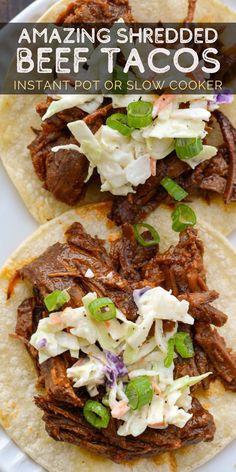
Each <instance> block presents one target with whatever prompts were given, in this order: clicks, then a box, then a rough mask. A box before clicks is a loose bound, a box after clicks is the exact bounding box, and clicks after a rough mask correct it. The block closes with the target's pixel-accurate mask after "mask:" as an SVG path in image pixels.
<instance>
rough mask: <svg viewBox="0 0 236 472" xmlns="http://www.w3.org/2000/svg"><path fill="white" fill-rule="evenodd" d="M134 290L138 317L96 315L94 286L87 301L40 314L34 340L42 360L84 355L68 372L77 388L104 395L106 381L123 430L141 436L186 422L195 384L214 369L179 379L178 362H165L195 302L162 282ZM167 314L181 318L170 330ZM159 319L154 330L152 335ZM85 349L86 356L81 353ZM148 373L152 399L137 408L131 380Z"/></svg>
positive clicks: (189, 319) (108, 400)
mask: <svg viewBox="0 0 236 472" xmlns="http://www.w3.org/2000/svg"><path fill="white" fill-rule="evenodd" d="M88 275H89V276H90V275H91V274H90V273H89V274H88ZM133 295H134V300H135V303H136V305H137V308H138V314H139V317H138V319H137V320H136V321H135V322H132V321H129V320H127V319H126V317H125V316H124V314H123V313H122V312H121V311H120V310H119V309H117V316H116V318H115V319H112V320H110V321H108V322H105V323H103V322H99V321H96V320H95V319H94V318H93V317H92V316H91V314H90V312H89V304H90V303H91V302H92V301H94V300H95V299H96V298H97V295H96V293H92V292H90V293H88V294H87V295H86V296H85V297H83V299H82V302H83V306H81V307H79V308H69V307H68V308H66V309H64V310H63V311H61V312H57V313H51V314H50V315H49V317H48V318H44V319H42V320H40V322H39V325H38V329H37V331H36V333H34V335H33V336H32V338H31V340H30V343H31V344H32V345H33V346H34V347H35V348H36V349H37V350H38V353H39V362H40V363H41V362H44V361H45V360H47V359H49V358H50V357H55V356H57V355H59V354H61V353H63V352H65V351H70V353H71V356H72V357H73V358H78V359H79V360H78V361H77V362H76V363H75V364H74V365H73V366H72V367H70V368H69V369H67V376H68V378H69V379H71V380H72V382H73V386H74V388H81V387H85V388H86V389H87V391H88V393H89V395H90V397H96V396H97V395H98V393H99V387H100V386H101V385H103V389H104V387H105V391H106V405H108V406H109V407H110V410H111V416H112V417H113V418H116V419H119V420H120V421H121V424H120V426H119V429H118V434H119V435H121V436H125V435H128V434H130V435H132V436H134V437H136V436H138V435H139V434H141V433H142V432H143V431H145V429H146V428H147V427H150V428H158V429H162V428H166V427H167V426H168V425H169V424H173V425H175V426H177V427H179V428H183V427H184V425H185V424H186V422H187V421H188V420H189V419H190V418H191V414H190V413H188V412H189V410H190V409H191V404H192V397H191V395H190V387H191V386H192V385H195V384H196V383H198V382H200V381H201V380H202V379H204V378H205V377H206V376H207V375H210V373H207V374H204V375H201V376H198V377H189V376H186V377H183V378H180V379H177V380H174V363H172V365H171V366H170V367H169V368H166V367H165V366H164V360H165V357H166V351H167V345H168V339H169V338H170V337H172V336H173V335H174V333H175V332H176V330H177V326H178V321H182V322H185V323H189V324H192V323H193V319H192V317H191V316H190V315H189V314H188V307H189V304H188V302H186V301H184V300H183V301H181V302H180V301H179V300H178V299H177V298H176V297H174V296H173V295H172V294H171V292H168V291H166V290H164V289H163V288H161V287H155V288H149V287H145V288H144V289H141V290H136V291H134V294H133ZM165 319H171V320H173V321H175V325H174V328H173V330H172V331H170V332H168V333H164V332H163V326H162V323H163V321H162V320H165ZM153 325H154V326H155V330H154V335H153V336H150V329H151V327H152V326H153ZM80 352H82V353H83V356H80V358H79V354H80ZM142 375H146V376H148V377H149V379H150V381H151V384H152V387H153V392H154V395H153V398H152V401H151V403H150V404H149V405H145V406H144V407H142V408H141V409H140V410H137V411H136V410H135V411H133V410H131V409H130V407H129V400H128V398H127V396H126V393H125V392H126V385H127V382H129V381H130V380H131V379H134V378H136V377H139V376H142Z"/></svg>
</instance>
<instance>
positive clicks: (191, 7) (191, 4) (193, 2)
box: [184, 0, 197, 25]
mask: <svg viewBox="0 0 236 472" xmlns="http://www.w3.org/2000/svg"><path fill="white" fill-rule="evenodd" d="M196 6H197V0H188V13H187V16H186V18H185V19H184V24H185V25H188V23H192V21H193V19H194V14H195V10H196Z"/></svg>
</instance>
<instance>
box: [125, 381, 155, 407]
mask: <svg viewBox="0 0 236 472" xmlns="http://www.w3.org/2000/svg"><path fill="white" fill-rule="evenodd" d="M125 393H126V396H127V397H128V399H129V406H130V408H131V409H132V410H139V409H140V408H142V407H143V406H144V405H147V404H148V403H151V401H152V397H153V388H152V385H151V382H150V380H149V378H148V377H147V375H141V376H140V377H136V378H135V379H132V380H131V381H130V382H129V383H128V385H127V387H126V391H125Z"/></svg>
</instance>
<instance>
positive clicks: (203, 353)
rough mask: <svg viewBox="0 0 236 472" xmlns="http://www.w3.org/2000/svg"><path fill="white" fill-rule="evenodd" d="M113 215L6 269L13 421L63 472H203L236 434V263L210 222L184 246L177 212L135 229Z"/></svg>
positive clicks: (84, 217)
mask: <svg viewBox="0 0 236 472" xmlns="http://www.w3.org/2000/svg"><path fill="white" fill-rule="evenodd" d="M110 209H111V207H110V204H109V203H103V204H100V205H96V206H95V205H94V206H92V205H91V206H87V207H86V206H85V207H84V208H80V209H78V210H74V211H70V212H68V213H65V214H64V215H62V216H61V217H60V218H58V219H56V220H54V221H52V222H50V223H48V224H47V225H45V226H42V227H41V228H39V229H38V231H37V232H36V233H35V234H34V235H33V236H31V237H30V238H29V239H28V240H27V241H26V242H25V243H24V244H23V245H22V246H21V247H20V248H19V249H18V250H17V251H16V253H15V254H14V255H13V256H12V257H11V258H10V259H9V261H8V262H7V264H6V266H5V267H4V268H3V270H2V271H1V274H0V282H1V300H0V312H1V322H0V330H1V340H2V341H1V345H0V360H1V368H0V381H1V386H2V388H1V391H0V405H1V406H0V408H1V411H0V421H1V424H2V425H3V426H4V427H5V429H6V430H7V432H8V433H9V434H10V436H11V437H12V438H13V439H14V440H15V441H16V443H17V444H18V445H19V446H20V447H21V448H22V449H24V451H25V452H27V453H28V454H29V455H30V456H32V457H33V458H34V460H36V461H37V462H38V463H40V464H41V465H43V466H44V467H45V468H46V469H47V470H49V471H50V472H54V471H55V472H56V471H57V472H60V471H63V470H65V468H66V469H67V470H68V472H72V471H73V472H76V471H77V470H78V471H86V472H87V471H90V470H94V469H95V468H96V470H101V471H106V470H109V471H110V470H113V471H116V470H119V471H125V470H130V467H131V468H132V469H133V470H135V471H136V470H137V471H138V470H140V471H141V470H143V469H144V468H146V469H147V470H150V471H152V470H156V467H157V466H158V470H160V471H161V470H163V471H164V470H165V471H167V470H173V468H172V466H171V464H172V465H173V461H174V463H175V464H176V467H177V470H179V471H181V472H186V471H190V470H193V469H194V468H195V467H197V466H199V465H200V464H203V463H204V462H205V461H207V460H208V459H210V458H211V457H213V456H214V455H215V454H216V453H217V452H218V451H219V450H221V449H222V448H223V447H224V446H225V445H226V444H227V443H228V442H229V441H230V440H231V439H232V438H233V437H234V436H235V432H236V431H235V421H236V409H235V407H234V406H235V403H236V394H235V390H236V381H235V378H236V365H235V355H234V354H233V353H232V352H231V351H230V348H233V347H234V345H235V341H236V326H235V316H234V315H235V314H234V300H235V296H236V293H235V285H234V283H233V280H234V279H235V275H236V274H235V271H236V254H235V252H234V250H233V249H232V248H231V246H230V245H229V243H228V242H227V241H226V239H224V238H223V237H222V236H221V235H220V234H219V233H216V232H215V230H214V229H212V228H211V227H210V226H208V225H207V224H206V223H200V224H199V227H198V229H194V228H190V227H188V228H186V229H185V230H184V231H183V232H182V233H180V237H179V240H178V237H177V235H176V233H175V232H174V231H172V229H171V228H170V213H169V211H168V210H167V209H163V210H161V209H160V210H159V211H158V217H157V212H156V213H155V212H154V213H152V214H151V215H150V218H149V220H148V221H147V222H146V223H145V224H144V223H142V224H138V225H135V226H132V225H129V224H125V225H123V226H122V229H118V228H117V227H116V226H114V225H112V224H111V222H110V221H109V220H108V219H107V214H108V213H109V211H110ZM81 223H82V224H83V226H82V224H81ZM159 241H160V245H159ZM204 248H205V250H204ZM215 300H217V302H216V304H214V305H213V304H212V302H214V301H215ZM221 310H223V311H221ZM224 312H226V313H227V315H225V314H224ZM27 351H28V352H27ZM32 361H33V362H32ZM35 384H36V387H35ZM41 410H42V411H41ZM42 412H43V419H42ZM43 422H44V423H45V428H46V431H45V429H44V423H43ZM49 436H50V437H51V438H50V437H49ZM183 446H187V447H184V449H182V447H183ZM108 459H110V460H108ZM130 461H132V462H131V463H130ZM116 463H119V465H117V464H116Z"/></svg>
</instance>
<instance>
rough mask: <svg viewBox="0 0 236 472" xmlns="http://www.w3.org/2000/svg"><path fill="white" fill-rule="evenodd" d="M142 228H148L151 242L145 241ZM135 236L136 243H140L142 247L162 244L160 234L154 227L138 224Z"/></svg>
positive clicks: (135, 226) (135, 228)
mask: <svg viewBox="0 0 236 472" xmlns="http://www.w3.org/2000/svg"><path fill="white" fill-rule="evenodd" d="M141 228H146V229H147V230H148V231H149V232H150V233H151V236H152V239H150V240H147V241H146V240H145V239H144V238H143V236H142V235H141V234H140V230H141ZM134 236H135V239H136V241H138V243H139V244H141V246H144V247H149V246H155V245H156V244H159V242H160V236H159V234H158V232H157V231H156V230H155V228H153V226H151V225H148V224H147V223H138V224H135V225H134Z"/></svg>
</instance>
